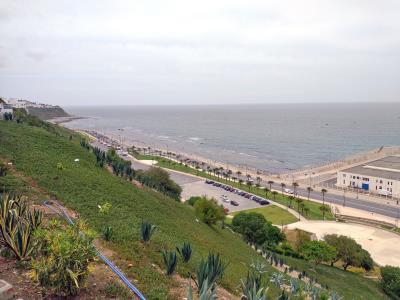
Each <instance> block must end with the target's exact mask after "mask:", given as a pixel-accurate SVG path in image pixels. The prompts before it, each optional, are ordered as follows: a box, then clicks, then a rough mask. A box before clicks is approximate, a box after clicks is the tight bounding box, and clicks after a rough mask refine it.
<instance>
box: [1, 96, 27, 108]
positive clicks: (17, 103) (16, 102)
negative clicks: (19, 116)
mask: <svg viewBox="0 0 400 300" xmlns="http://www.w3.org/2000/svg"><path fill="white" fill-rule="evenodd" d="M5 101H6V103H7V104H9V105H11V106H12V107H13V108H26V107H27V106H30V105H32V104H33V103H32V102H30V101H28V100H21V99H14V98H12V99H7V100H5Z"/></svg>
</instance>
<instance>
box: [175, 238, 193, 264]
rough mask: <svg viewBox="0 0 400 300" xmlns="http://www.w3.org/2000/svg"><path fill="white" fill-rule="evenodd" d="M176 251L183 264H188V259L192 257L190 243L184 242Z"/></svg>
mask: <svg viewBox="0 0 400 300" xmlns="http://www.w3.org/2000/svg"><path fill="white" fill-rule="evenodd" d="M176 251H178V253H179V255H180V256H181V257H182V260H183V262H184V263H188V262H189V260H190V258H191V257H192V251H193V250H192V245H190V243H187V242H184V243H183V245H182V247H181V248H179V247H176Z"/></svg>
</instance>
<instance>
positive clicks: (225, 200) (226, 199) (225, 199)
mask: <svg viewBox="0 0 400 300" xmlns="http://www.w3.org/2000/svg"><path fill="white" fill-rule="evenodd" d="M222 201H224V202H225V203H230V202H231V201H230V200H229V199H228V198H223V199H222Z"/></svg>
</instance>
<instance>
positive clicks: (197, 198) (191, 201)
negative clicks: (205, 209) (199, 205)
mask: <svg viewBox="0 0 400 300" xmlns="http://www.w3.org/2000/svg"><path fill="white" fill-rule="evenodd" d="M200 199H201V197H199V196H192V197H190V198H189V199H188V200H187V201H186V203H187V204H189V205H190V206H194V205H195V204H196V202H197V201H198V200H200Z"/></svg>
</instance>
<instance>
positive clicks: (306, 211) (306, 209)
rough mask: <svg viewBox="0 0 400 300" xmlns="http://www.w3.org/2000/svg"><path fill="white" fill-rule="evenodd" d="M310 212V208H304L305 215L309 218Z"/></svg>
mask: <svg viewBox="0 0 400 300" xmlns="http://www.w3.org/2000/svg"><path fill="white" fill-rule="evenodd" d="M309 212H310V208H308V207H307V206H306V207H304V213H305V215H306V216H307V217H308V213H309Z"/></svg>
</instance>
